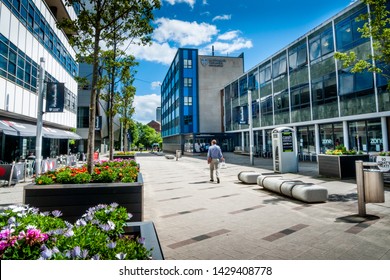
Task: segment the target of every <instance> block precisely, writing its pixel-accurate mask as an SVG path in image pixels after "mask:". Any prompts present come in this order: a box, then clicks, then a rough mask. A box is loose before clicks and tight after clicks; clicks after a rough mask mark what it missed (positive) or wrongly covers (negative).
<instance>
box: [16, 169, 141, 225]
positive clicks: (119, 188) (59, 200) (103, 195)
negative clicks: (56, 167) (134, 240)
mask: <svg viewBox="0 0 390 280" xmlns="http://www.w3.org/2000/svg"><path fill="white" fill-rule="evenodd" d="M143 184H144V183H143V179H142V174H141V173H138V179H137V182H135V183H90V184H63V185H59V184H58V185H57V184H56V185H44V186H39V185H27V186H24V188H23V203H24V204H28V205H29V206H31V207H37V208H39V210H40V211H41V212H45V211H54V210H60V211H61V212H62V213H63V215H62V216H61V217H62V218H63V219H64V220H67V221H68V222H70V223H74V222H75V221H76V220H77V219H80V218H81V216H82V215H83V214H85V212H86V210H88V209H89V208H91V207H94V206H96V205H98V204H111V203H113V202H116V203H118V204H119V205H120V206H123V207H125V208H126V209H127V212H129V213H131V214H132V215H133V217H132V219H131V221H135V222H137V221H142V220H143Z"/></svg>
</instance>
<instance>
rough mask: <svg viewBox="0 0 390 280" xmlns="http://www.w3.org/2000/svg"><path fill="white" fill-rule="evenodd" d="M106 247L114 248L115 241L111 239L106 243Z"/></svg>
mask: <svg viewBox="0 0 390 280" xmlns="http://www.w3.org/2000/svg"><path fill="white" fill-rule="evenodd" d="M107 247H108V248H109V249H114V248H115V247H116V242H113V241H111V242H110V243H108V244H107Z"/></svg>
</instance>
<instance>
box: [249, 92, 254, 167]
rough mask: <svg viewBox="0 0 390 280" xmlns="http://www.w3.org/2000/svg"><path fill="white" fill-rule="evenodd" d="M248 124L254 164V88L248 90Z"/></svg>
mask: <svg viewBox="0 0 390 280" xmlns="http://www.w3.org/2000/svg"><path fill="white" fill-rule="evenodd" d="M248 125H249V160H250V163H251V165H254V164H255V163H254V158H253V119H252V90H248Z"/></svg>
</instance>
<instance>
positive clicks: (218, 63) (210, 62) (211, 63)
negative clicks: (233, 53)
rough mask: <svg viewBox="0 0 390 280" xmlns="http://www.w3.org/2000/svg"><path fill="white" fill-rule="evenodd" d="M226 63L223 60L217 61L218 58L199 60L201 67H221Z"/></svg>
mask: <svg viewBox="0 0 390 280" xmlns="http://www.w3.org/2000/svg"><path fill="white" fill-rule="evenodd" d="M224 62H226V60H225V59H218V58H202V59H201V60H200V63H201V64H202V66H204V67H206V66H209V67H223V63H224Z"/></svg>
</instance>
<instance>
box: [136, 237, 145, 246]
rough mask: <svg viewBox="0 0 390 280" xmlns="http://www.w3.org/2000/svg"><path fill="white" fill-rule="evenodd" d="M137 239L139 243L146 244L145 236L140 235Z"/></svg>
mask: <svg viewBox="0 0 390 280" xmlns="http://www.w3.org/2000/svg"><path fill="white" fill-rule="evenodd" d="M137 241H138V243H139V244H145V237H140V238H138V240H137Z"/></svg>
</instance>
